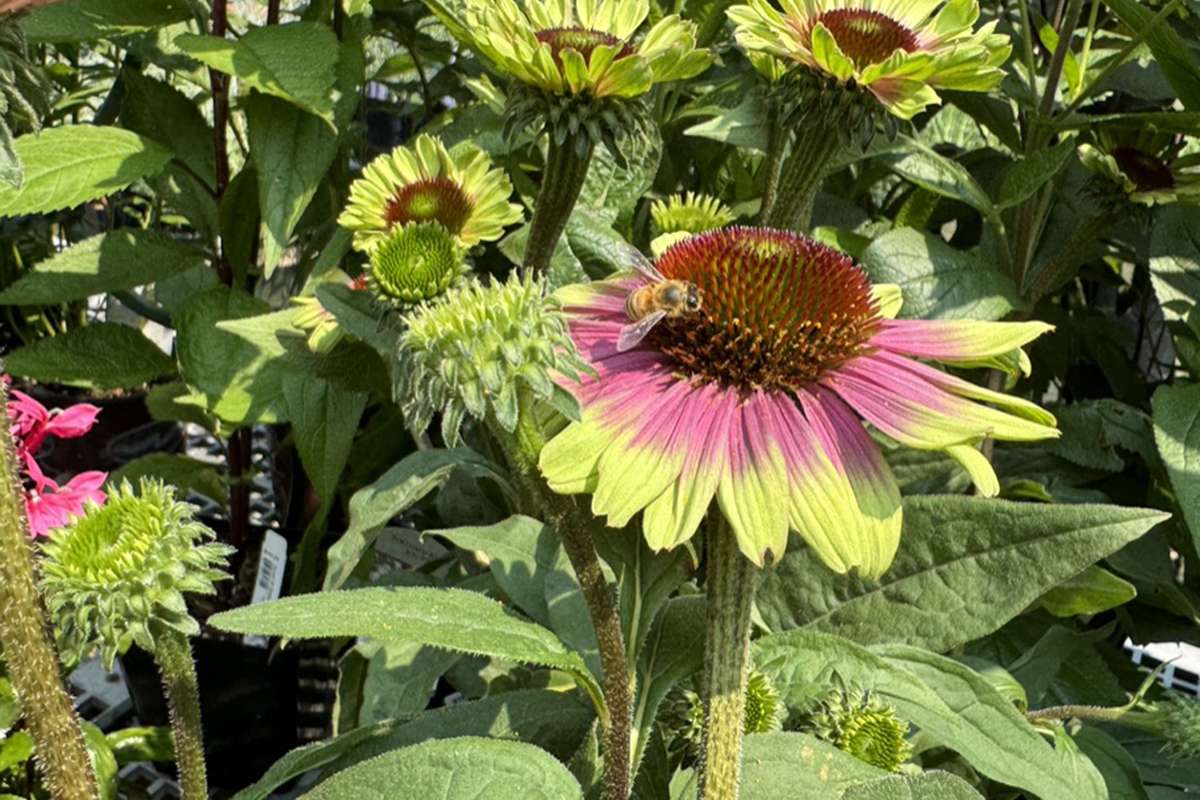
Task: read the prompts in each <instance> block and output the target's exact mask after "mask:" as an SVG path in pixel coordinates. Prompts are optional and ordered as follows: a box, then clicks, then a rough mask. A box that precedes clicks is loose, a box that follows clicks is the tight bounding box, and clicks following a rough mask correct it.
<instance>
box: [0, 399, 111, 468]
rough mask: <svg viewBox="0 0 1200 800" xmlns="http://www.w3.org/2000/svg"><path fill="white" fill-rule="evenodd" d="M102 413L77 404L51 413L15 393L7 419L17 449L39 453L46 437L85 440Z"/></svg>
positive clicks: (89, 405) (9, 403) (91, 407)
mask: <svg viewBox="0 0 1200 800" xmlns="http://www.w3.org/2000/svg"><path fill="white" fill-rule="evenodd" d="M99 413H100V409H99V407H97V406H94V405H92V404H90V403H77V404H75V405H73V406H71V407H70V408H64V409H54V410H53V411H50V410H48V409H47V408H46V407H45V406H44V405H42V404H41V403H39V402H38V401H37V400H34V399H33V398H32V397H30V396H29V395H27V394H25V393H24V392H19V391H17V390H15V389H14V390H13V391H12V398H11V399H10V400H9V402H8V416H9V420H10V422H11V427H12V433H13V436H14V437H15V438H16V440H17V447H18V448H19V449H20V450H21V451H24V452H29V453H36V452H37V451H38V450H39V449H40V448H41V446H42V442H44V441H45V440H46V437H47V436H57V437H59V438H61V439H75V438H78V437H80V436H83V435H84V434H85V433H87V432H88V431H89V430H91V429H92V426H93V425H95V424H96V416H97V415H98V414H99Z"/></svg>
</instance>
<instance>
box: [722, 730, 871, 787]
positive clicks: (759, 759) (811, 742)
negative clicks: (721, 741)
mask: <svg viewBox="0 0 1200 800" xmlns="http://www.w3.org/2000/svg"><path fill="white" fill-rule="evenodd" d="M886 775H887V773H886V772H884V771H883V770H881V769H879V768H878V767H873V766H871V765H870V764H867V763H866V762H864V761H859V760H858V759H857V758H855V757H854V756H852V755H850V754H849V753H844V752H842V751H841V750H839V749H838V748H837V747H835V746H834V745H832V744H830V743H828V742H823V741H821V740H820V739H818V738H816V737H815V736H812V735H811V734H807V733H790V732H789V733H757V734H752V735H750V736H747V737H746V740H745V744H744V753H743V763H742V787H741V794H740V798H741V800H791V798H799V797H803V798H804V799H805V800H840V798H841V797H842V794H843V792H845V791H846V789H848V788H849V787H851V786H853V785H855V784H858V783H862V782H864V781H869V780H872V779H874V778H882V777H885V776H886Z"/></svg>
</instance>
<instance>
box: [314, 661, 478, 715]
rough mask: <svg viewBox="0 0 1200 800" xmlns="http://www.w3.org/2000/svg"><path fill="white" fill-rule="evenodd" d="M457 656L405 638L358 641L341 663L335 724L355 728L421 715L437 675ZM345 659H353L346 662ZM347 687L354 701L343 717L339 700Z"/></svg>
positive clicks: (436, 680) (451, 663)
mask: <svg viewBox="0 0 1200 800" xmlns="http://www.w3.org/2000/svg"><path fill="white" fill-rule="evenodd" d="M461 657H462V656H461V655H460V654H458V653H453V652H448V651H446V650H439V649H438V648H436V647H425V646H424V645H420V644H413V643H407V642H406V643H400V642H390V643H388V642H377V641H365V642H359V643H358V644H357V645H355V646H354V648H353V649H352V650H351V651H350V652H349V653H347V654H346V655H344V656H343V657H342V660H341V664H340V671H341V678H340V679H339V680H338V696H339V706H340V707H341V713H340V714H339V720H340V721H339V725H341V724H344V725H345V727H347V728H360V727H363V726H366V725H371V724H374V723H376V722H381V721H383V720H389V719H411V718H412V717H414V716H415V715H417V714H420V713H421V712H422V711H424V710H425V708H426V706H428V705H429V699H430V698H431V697H432V696H433V692H434V690H435V689H436V688H437V682H438V678H439V677H441V676H442V674H443V673H445V672H446V670H448V669H449V668H450V667H451V666H453V665H454V663H455V662H456V661H458V659H459V658H461ZM348 662H357V664H356V665H351V666H349V667H348ZM351 676H353V677H351ZM348 684H349V685H348ZM347 691H349V692H351V693H353V696H354V698H355V699H356V700H357V702H356V703H355V704H354V706H355V709H354V713H353V716H351V717H349V718H348V719H347V714H346V704H345V702H344V700H343V698H344V697H346V692H347Z"/></svg>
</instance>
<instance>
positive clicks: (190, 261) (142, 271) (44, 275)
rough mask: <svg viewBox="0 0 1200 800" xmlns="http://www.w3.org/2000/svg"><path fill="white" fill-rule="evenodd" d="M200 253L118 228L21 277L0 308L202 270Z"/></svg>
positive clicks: (0, 298)
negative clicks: (196, 269)
mask: <svg viewBox="0 0 1200 800" xmlns="http://www.w3.org/2000/svg"><path fill="white" fill-rule="evenodd" d="M205 263H206V258H205V255H204V252H203V251H202V250H199V249H197V248H195V247H193V246H192V245H189V244H186V243H184V242H181V241H179V240H177V239H175V238H173V237H171V236H170V235H168V234H166V233H162V232H160V231H149V230H146V231H143V230H131V229H123V230H118V231H111V232H109V233H102V234H100V235H99V236H93V237H91V238H90V239H84V240H83V241H82V242H79V243H78V244H75V245H73V246H71V247H68V248H67V249H66V250H63V251H62V252H60V253H57V254H56V255H54V256H52V257H51V258H49V259H47V260H46V261H43V262H41V263H40V264H38V265H37V266H35V267H34V268H33V269H32V270H30V271H29V272H27V273H25V274H24V275H22V276H21V277H20V278H18V279H17V280H16V281H14V282H13V283H12V284H11V285H9V286H8V288H6V289H5V290H4V291H3V292H0V305H53V304H55V303H65V302H69V301H71V300H82V299H84V298H86V297H90V296H91V295H94V294H103V293H105V292H118V291H122V290H125V289H132V288H134V287H136V286H142V285H145V284H148V283H154V282H155V281H158V280H161V279H163V278H168V277H170V276H172V275H178V274H179V273H181V272H184V271H186V270H189V269H192V268H194V267H201V266H204V264H205Z"/></svg>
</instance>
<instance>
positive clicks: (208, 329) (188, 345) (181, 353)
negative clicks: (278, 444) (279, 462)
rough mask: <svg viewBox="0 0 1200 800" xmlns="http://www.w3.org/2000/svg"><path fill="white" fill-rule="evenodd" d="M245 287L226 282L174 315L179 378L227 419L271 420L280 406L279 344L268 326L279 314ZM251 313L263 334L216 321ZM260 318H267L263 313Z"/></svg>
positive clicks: (272, 325) (235, 422)
mask: <svg viewBox="0 0 1200 800" xmlns="http://www.w3.org/2000/svg"><path fill="white" fill-rule="evenodd" d="M268 311H270V308H269V307H268V306H267V304H266V303H264V302H263V301H261V300H258V299H257V298H254V297H251V296H250V295H248V294H245V293H244V292H237V291H233V290H231V289H226V288H224V287H221V288H217V289H210V290H209V291H206V292H202V293H201V294H198V295H196V296H194V297H193V298H192V299H191V301H190V302H188V304H187V305H185V306H184V307H183V310H182V311H181V312H180V313H179V314H178V315H177V316H176V320H175V329H176V333H177V337H176V351H177V357H178V359H179V370H180V372H181V374H182V375H183V379H184V380H185V381H187V383H188V384H189V385H190V386H192V387H194V388H195V389H196V390H197V391H198V392H199V393H200V394H201V395H203V399H202V400H201V403H202V404H203V405H204V407H205V408H207V410H208V411H209V412H210V413H212V414H215V415H216V416H218V417H220V418H221V419H222V420H224V421H225V422H227V423H229V424H230V425H233V426H237V425H247V424H251V423H254V422H275V421H277V420H278V419H279V415H280V412H281V410H282V408H283V402H284V401H283V375H284V373H285V370H284V369H283V366H282V360H281V359H280V358H279V356H281V355H283V352H284V350H283V346H282V345H280V344H279V342H278V341H277V340H276V338H275V336H274V335H273V334H272V331H273V330H275V329H278V328H279V327H280V325H281V320H282V319H283V318H282V317H280V316H278V315H280V314H283V315H287V314H290V313H291V312H290V311H284V312H276V314H267V313H266V312H268ZM248 317H254V318H256V319H255V322H254V324H255V325H258V326H259V328H258V329H259V330H260V332H261V335H259V336H257V337H253V339H251V338H247V335H246V333H247V331H246V330H245V329H244V328H242V329H239V331H240V332H241V335H239V333H235V332H234V331H233V330H230V329H227V328H222V327H219V325H218V323H221V322H223V321H227V320H241V319H245V318H248ZM264 318H269V319H265V320H264Z"/></svg>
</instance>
